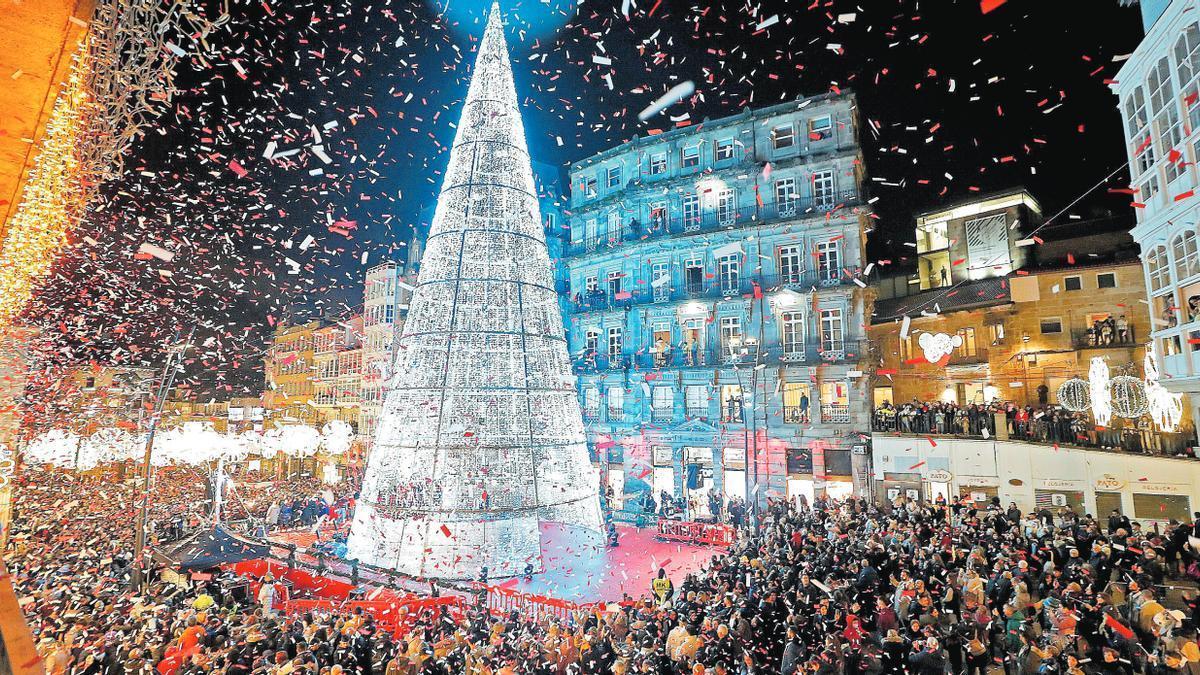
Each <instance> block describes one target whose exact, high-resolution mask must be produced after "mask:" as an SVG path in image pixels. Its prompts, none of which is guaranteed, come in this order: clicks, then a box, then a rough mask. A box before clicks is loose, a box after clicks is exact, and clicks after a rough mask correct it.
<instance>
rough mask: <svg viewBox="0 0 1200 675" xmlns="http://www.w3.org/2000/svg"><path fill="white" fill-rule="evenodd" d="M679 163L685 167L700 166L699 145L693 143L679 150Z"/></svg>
mask: <svg viewBox="0 0 1200 675" xmlns="http://www.w3.org/2000/svg"><path fill="white" fill-rule="evenodd" d="M679 165H680V166H682V167H683V168H685V169H690V168H693V167H697V166H700V146H699V145H693V146H692V147H690V148H688V147H685V148H681V149H680V150H679Z"/></svg>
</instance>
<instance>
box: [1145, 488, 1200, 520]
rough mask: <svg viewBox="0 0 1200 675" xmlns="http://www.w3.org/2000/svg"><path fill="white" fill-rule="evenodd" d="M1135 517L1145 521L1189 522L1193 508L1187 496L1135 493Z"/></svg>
mask: <svg viewBox="0 0 1200 675" xmlns="http://www.w3.org/2000/svg"><path fill="white" fill-rule="evenodd" d="M1133 517H1134V518H1139V519H1143V520H1171V519H1172V518H1173V519H1175V520H1177V521H1179V522H1181V523H1182V522H1187V521H1188V520H1190V519H1191V508H1189V504H1188V496H1187V495H1160V494H1152V493H1144V492H1135V493H1133Z"/></svg>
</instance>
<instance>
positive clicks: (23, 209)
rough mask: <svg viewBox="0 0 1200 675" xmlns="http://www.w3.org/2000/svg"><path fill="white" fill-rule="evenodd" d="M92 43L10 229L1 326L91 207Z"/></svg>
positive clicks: (3, 251) (60, 103) (61, 99)
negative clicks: (84, 153)
mask: <svg viewBox="0 0 1200 675" xmlns="http://www.w3.org/2000/svg"><path fill="white" fill-rule="evenodd" d="M90 42H91V40H90V38H89V39H85V40H82V41H81V42H80V45H79V50H78V51H77V52H76V54H75V57H74V60H73V62H72V65H71V70H70V73H69V74H68V76H67V81H66V82H65V83H64V84H63V88H62V91H61V92H60V93H59V95H58V99H57V100H56V101H55V103H54V109H53V111H52V112H51V113H50V117H49V118H48V120H47V122H46V133H45V135H44V137H43V141H42V148H41V151H40V152H38V155H37V157H36V158H35V159H34V162H33V170H32V171H30V173H29V180H28V181H27V182H26V183H25V189H24V191H23V192H22V195H21V203H20V204H19V205H18V206H17V209H16V212H15V213H14V214H13V217H12V219H10V220H9V222H8V227H7V228H6V229H5V234H4V243H3V248H0V325H7V324H9V323H10V322H11V321H12V319H13V317H14V316H16V315H17V314H18V313H19V312H20V311H21V309H22V308H24V306H25V303H26V302H27V301H28V300H29V297H30V296H31V295H32V293H33V289H34V286H35V284H37V282H38V280H39V279H40V278H41V277H42V276H44V275H45V274H46V273H47V272H49V271H50V266H51V265H52V264H53V263H54V256H55V254H56V253H57V252H58V249H59V248H60V247H61V246H62V245H63V244H64V243H65V242H66V239H67V235H68V234H69V233H70V231H71V229H72V228H73V227H74V225H75V223H76V222H77V221H78V218H79V216H80V215H81V213H82V212H83V209H84V208H85V207H86V206H87V199H88V197H89V194H90V190H89V189H88V188H89V187H90V186H87V185H85V184H84V182H83V176H82V175H81V172H80V171H79V156H78V154H77V153H78V148H79V146H80V139H81V138H82V136H83V134H84V133H85V132H86V130H87V117H88V109H89V107H90V105H91V100H92V99H91V96H89V95H88V88H87V81H88V76H89V64H90V63H91V61H90V59H87V58H86V55H87V53H88V46H89V43H90Z"/></svg>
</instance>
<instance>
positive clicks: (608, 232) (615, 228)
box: [604, 210, 621, 246]
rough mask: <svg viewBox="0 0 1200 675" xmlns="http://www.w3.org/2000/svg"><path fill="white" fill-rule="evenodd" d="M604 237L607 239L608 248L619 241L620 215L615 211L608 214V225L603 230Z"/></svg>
mask: <svg viewBox="0 0 1200 675" xmlns="http://www.w3.org/2000/svg"><path fill="white" fill-rule="evenodd" d="M604 236H605V238H606V239H608V243H609V245H610V246H611V245H612V244H615V243H617V242H619V241H621V214H620V213H617V212H616V211H615V210H614V211H609V212H608V225H607V227H606V228H605V230H604Z"/></svg>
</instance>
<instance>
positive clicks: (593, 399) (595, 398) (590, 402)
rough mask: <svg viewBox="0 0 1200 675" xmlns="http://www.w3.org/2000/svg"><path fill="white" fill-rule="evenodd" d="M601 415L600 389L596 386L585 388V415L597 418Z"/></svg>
mask: <svg viewBox="0 0 1200 675" xmlns="http://www.w3.org/2000/svg"><path fill="white" fill-rule="evenodd" d="M599 415H600V390H599V389H597V388H596V387H584V388H583V416H584V417H588V418H590V419H593V420H594V419H596V418H597V417H598V416H599Z"/></svg>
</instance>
